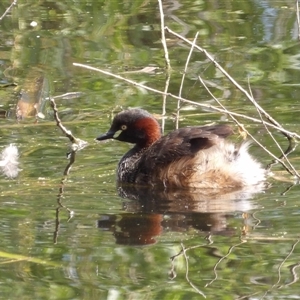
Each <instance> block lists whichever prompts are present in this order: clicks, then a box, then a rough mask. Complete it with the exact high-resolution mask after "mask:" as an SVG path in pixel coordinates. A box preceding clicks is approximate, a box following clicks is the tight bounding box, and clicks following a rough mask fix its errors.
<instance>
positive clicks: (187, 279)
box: [181, 243, 206, 298]
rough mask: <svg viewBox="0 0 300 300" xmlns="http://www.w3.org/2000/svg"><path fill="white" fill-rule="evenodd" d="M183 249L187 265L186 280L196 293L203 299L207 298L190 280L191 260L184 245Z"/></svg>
mask: <svg viewBox="0 0 300 300" xmlns="http://www.w3.org/2000/svg"><path fill="white" fill-rule="evenodd" d="M181 248H182V253H183V257H184V259H185V263H186V272H185V278H186V281H187V282H188V283H189V284H190V286H191V287H192V288H193V289H194V290H195V291H196V292H198V293H199V294H200V295H201V296H202V297H204V298H206V296H205V294H204V293H203V292H202V291H200V290H199V289H198V288H197V287H196V286H195V285H194V284H193V283H192V282H191V280H190V278H189V260H188V258H187V255H186V250H185V248H184V246H183V244H182V243H181Z"/></svg>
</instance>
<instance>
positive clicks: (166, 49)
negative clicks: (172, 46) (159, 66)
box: [158, 0, 171, 72]
mask: <svg viewBox="0 0 300 300" xmlns="http://www.w3.org/2000/svg"><path fill="white" fill-rule="evenodd" d="M158 5H159V13H160V30H161V43H162V45H163V48H164V52H165V61H166V66H167V71H168V72H169V71H170V69H171V65H170V59H169V52H168V47H167V42H166V35H165V20H164V10H163V5H162V1H161V0H158Z"/></svg>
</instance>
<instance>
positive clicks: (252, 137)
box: [198, 76, 297, 176]
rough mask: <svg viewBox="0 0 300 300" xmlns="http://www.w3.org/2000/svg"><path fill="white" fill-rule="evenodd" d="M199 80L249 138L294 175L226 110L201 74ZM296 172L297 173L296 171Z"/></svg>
mask: <svg viewBox="0 0 300 300" xmlns="http://www.w3.org/2000/svg"><path fill="white" fill-rule="evenodd" d="M198 78H199V80H200V82H201V83H202V85H203V86H204V88H205V89H206V90H207V92H208V93H209V94H210V95H211V97H213V99H214V100H215V101H216V102H217V103H218V104H219V105H220V106H221V107H222V108H223V110H224V112H225V113H226V114H228V115H229V116H230V118H231V119H232V120H233V121H234V122H235V123H236V124H237V125H238V126H239V127H240V128H243V131H244V132H246V134H247V135H248V136H250V137H251V139H252V140H253V141H254V142H255V143H256V144H257V145H259V146H260V147H261V148H262V149H264V151H266V152H267V153H268V154H269V155H270V156H271V157H273V158H274V159H276V160H277V161H278V162H280V164H281V165H282V166H283V167H284V168H285V170H286V171H287V172H288V173H289V174H291V175H293V176H294V175H295V174H293V173H292V172H291V171H290V169H289V168H288V167H287V166H286V165H285V163H284V162H283V161H282V160H280V159H278V158H277V156H275V155H274V154H273V153H272V152H270V151H269V150H268V149H267V148H266V147H264V146H263V145H262V144H261V143H260V142H259V141H258V140H257V139H256V138H255V137H254V136H253V135H252V134H250V132H249V131H248V130H247V129H246V128H245V127H244V126H243V125H242V124H241V123H240V122H239V121H238V120H237V119H236V118H235V117H234V116H233V113H232V112H230V111H228V110H227V109H226V107H224V105H223V104H222V103H221V102H220V101H219V100H218V99H217V98H216V97H215V96H214V95H213V94H212V93H211V91H210V90H209V88H208V87H207V86H206V84H205V82H204V81H203V79H202V78H201V76H198ZM260 121H261V122H262V123H265V121H263V120H262V119H261V120H260ZM296 174H297V173H296Z"/></svg>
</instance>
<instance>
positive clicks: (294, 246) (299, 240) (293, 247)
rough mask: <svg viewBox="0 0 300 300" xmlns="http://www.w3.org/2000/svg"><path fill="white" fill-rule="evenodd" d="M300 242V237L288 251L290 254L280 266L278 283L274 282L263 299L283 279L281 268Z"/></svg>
mask: <svg viewBox="0 0 300 300" xmlns="http://www.w3.org/2000/svg"><path fill="white" fill-rule="evenodd" d="M299 242H300V239H298V240H297V241H296V242H295V243H294V244H293V246H292V248H291V251H290V252H289V253H288V255H287V256H286V257H285V258H284V260H283V261H282V262H281V263H280V265H279V266H278V280H277V282H276V283H274V284H273V285H272V286H271V288H269V289H268V290H267V291H266V292H265V293H264V295H263V296H262V298H261V299H263V298H264V297H265V296H266V295H267V294H268V293H269V292H271V291H272V290H273V289H274V288H275V287H276V286H277V285H278V284H279V282H280V281H281V268H282V266H283V264H284V263H285V262H286V261H287V259H288V258H289V257H290V256H291V255H292V253H293V252H294V250H295V248H296V246H297V244H298V243H299Z"/></svg>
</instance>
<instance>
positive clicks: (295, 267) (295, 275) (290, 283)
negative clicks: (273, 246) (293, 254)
mask: <svg viewBox="0 0 300 300" xmlns="http://www.w3.org/2000/svg"><path fill="white" fill-rule="evenodd" d="M299 267H300V263H297V264H294V265H291V266H290V272H291V274H292V276H293V280H292V281H291V282H289V283H287V284H283V285H281V286H280V287H279V289H281V288H283V287H287V286H289V285H292V284H294V283H295V282H297V281H298V280H299V276H298V274H297V273H296V269H297V268H299Z"/></svg>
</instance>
